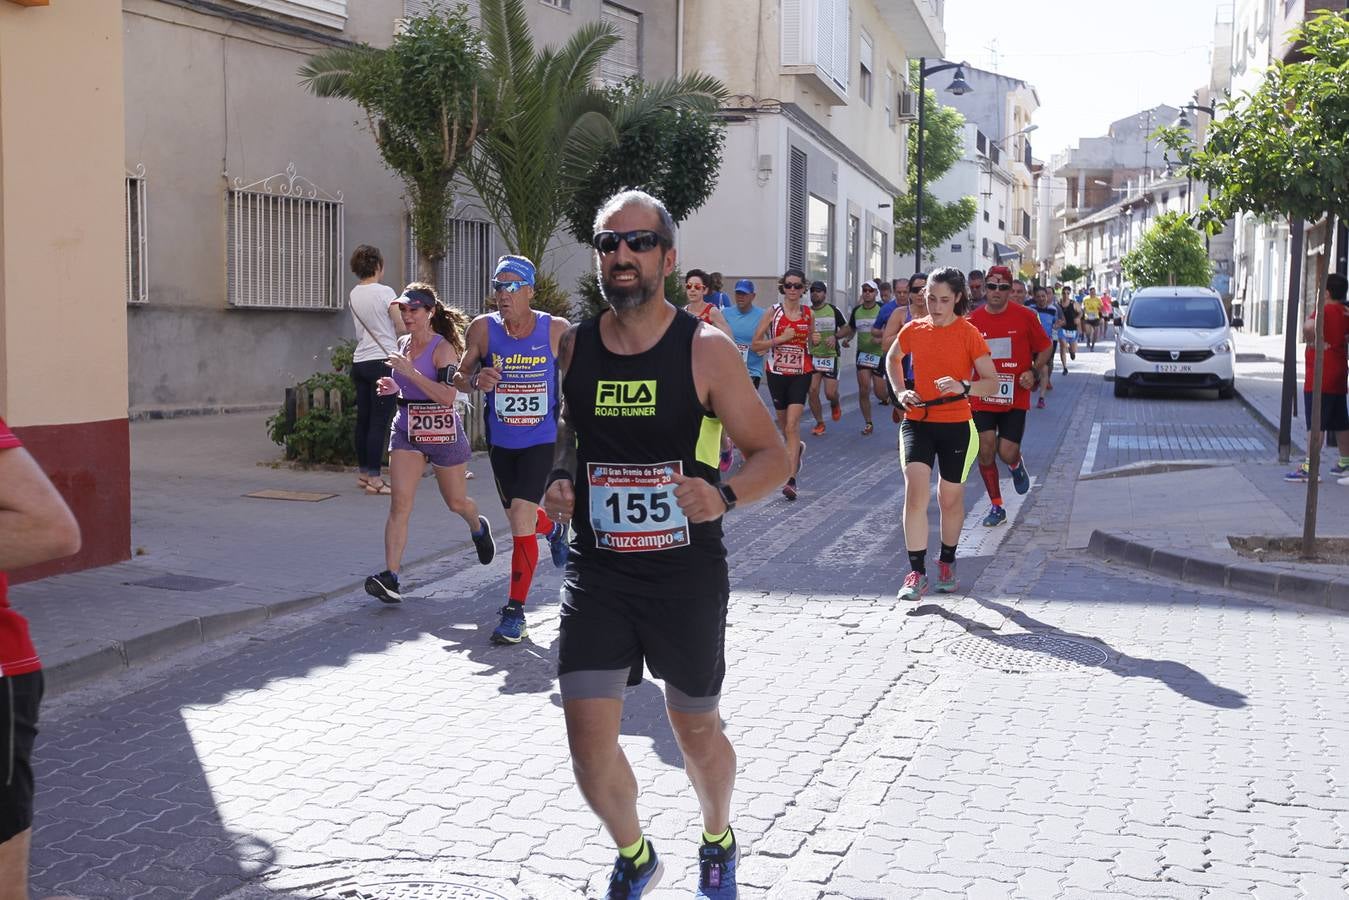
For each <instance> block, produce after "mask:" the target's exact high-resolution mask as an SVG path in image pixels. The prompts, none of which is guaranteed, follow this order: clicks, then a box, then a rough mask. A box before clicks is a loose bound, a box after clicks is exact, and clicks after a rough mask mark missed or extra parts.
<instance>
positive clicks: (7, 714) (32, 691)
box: [0, 672, 42, 843]
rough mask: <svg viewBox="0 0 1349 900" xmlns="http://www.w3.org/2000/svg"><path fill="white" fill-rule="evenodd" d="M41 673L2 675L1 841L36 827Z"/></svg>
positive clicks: (0, 723) (0, 692)
mask: <svg viewBox="0 0 1349 900" xmlns="http://www.w3.org/2000/svg"><path fill="white" fill-rule="evenodd" d="M41 703H42V673H41V672H28V673H26V674H24V675H9V676H5V677H0V776H2V777H3V783H0V843H4V842H5V841H7V840H9V839H10V838H12V837H14V836H15V835H16V834H21V833H23V832H25V831H27V830H28V829H29V828H31V827H32V826H33V739H34V738H36V737H37V711H38V706H39V705H40V704H41Z"/></svg>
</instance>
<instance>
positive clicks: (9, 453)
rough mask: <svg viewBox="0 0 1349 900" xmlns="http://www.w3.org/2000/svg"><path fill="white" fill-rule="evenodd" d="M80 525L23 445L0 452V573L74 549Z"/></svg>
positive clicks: (65, 554)
mask: <svg viewBox="0 0 1349 900" xmlns="http://www.w3.org/2000/svg"><path fill="white" fill-rule="evenodd" d="M79 549H80V526H79V524H78V523H77V522H76V521H75V516H74V515H73V514H72V513H71V512H70V507H68V506H66V501H65V500H64V499H62V497H61V495H60V494H59V493H58V492H57V490H56V488H55V487H53V486H52V483H51V482H50V481H48V480H47V476H46V475H45V474H44V473H43V471H42V468H41V466H39V465H38V464H37V461H36V460H34V459H33V457H32V456H31V455H29V453H28V451H27V450H25V449H23V448H22V447H12V448H10V449H8V450H0V571H4V570H8V569H19V568H22V567H24V566H31V565H33V564H34V563H40V562H46V561H47V560H49V559H60V558H61V557H63V556H70V555H71V554H72V553H78V552H79Z"/></svg>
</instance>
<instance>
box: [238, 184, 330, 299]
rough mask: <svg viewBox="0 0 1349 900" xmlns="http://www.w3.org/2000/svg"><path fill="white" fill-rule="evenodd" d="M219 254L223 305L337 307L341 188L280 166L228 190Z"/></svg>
mask: <svg viewBox="0 0 1349 900" xmlns="http://www.w3.org/2000/svg"><path fill="white" fill-rule="evenodd" d="M227 203H228V207H229V208H228V222H227V223H226V242H227V246H226V259H227V281H228V293H229V302H230V305H231V306H239V307H250V308H261V309H341V308H342V306H343V302H344V301H343V297H342V263H343V253H344V249H345V245H344V243H343V238H344V235H343V228H342V225H343V204H342V194H341V192H339V193H338V194H337V195H336V196H334V195H332V194H329V193H327V192H326V191H322V190H320V189H319V188H318V187H317V186H316V185H315V184H314V183H313V182H312V181H309V180H308V179H307V178H301V177H300V176H299V175H296V174H295V164H294V163H291V164H290V165H288V166H286V171H285V172H283V173H280V174H277V175H273V176H271V177H270V178H265V179H263V180H262V181H257V182H254V183H252V184H249V185H245V184H243V183H242V179H238V178H236V179H235V180H234V187H232V188H230V190H229V192H228V198H227Z"/></svg>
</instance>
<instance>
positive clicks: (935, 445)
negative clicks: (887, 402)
mask: <svg viewBox="0 0 1349 900" xmlns="http://www.w3.org/2000/svg"><path fill="white" fill-rule="evenodd" d="M899 437H900V441H899V464H900V466H901V467H903V466H907V465H908V464H909V463H922V464H923V465H925V466H928V467H929V468H934V469H936V470H937V471H938V472H940V473H941V478H942V481H949V482H951V483H952V484H963V483H964V482H965V478H966V477H967V476H968V475H969V474H970V468H971V467H972V466H973V465H974V461H975V460H976V459H978V457H979V434H978V432H976V431H975V430H974V422H972V421H969V420H966V421H964V422H915V421H913V420H912V419H905V420H904V421H903V422H901V423H900V425H899Z"/></svg>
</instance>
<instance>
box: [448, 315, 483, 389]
mask: <svg viewBox="0 0 1349 900" xmlns="http://www.w3.org/2000/svg"><path fill="white" fill-rule="evenodd" d="M486 355H487V317H486V316H478V317H477V318H476V319H474V320H473V321H472V322H470V323H469V326H468V332H467V333H466V334H465V335H464V355H463V356H462V357H461V358H460V359H459V371H458V372H455V373H454V386H455V387H456V388H458V389H459V390H461V391H465V392H467V391H471V390H473V386H472V385H471V384H470V383H469V379H471V378H472V377H473V375H474V373H476V372H477V371H478V368H479V367H480V365H481V364H482V361H483V358H484V357H485V356H486Z"/></svg>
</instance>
